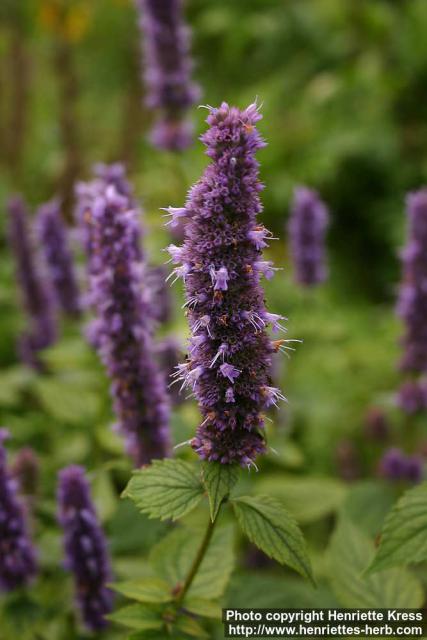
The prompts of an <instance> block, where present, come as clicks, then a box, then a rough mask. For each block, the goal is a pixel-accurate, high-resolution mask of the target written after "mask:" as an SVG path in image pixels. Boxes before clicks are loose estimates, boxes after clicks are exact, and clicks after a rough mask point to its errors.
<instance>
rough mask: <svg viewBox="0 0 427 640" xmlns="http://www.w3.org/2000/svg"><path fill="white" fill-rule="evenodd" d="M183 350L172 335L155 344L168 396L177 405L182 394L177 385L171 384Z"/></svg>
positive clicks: (182, 399)
mask: <svg viewBox="0 0 427 640" xmlns="http://www.w3.org/2000/svg"><path fill="white" fill-rule="evenodd" d="M183 351H184V350H183V348H182V346H181V344H180V342H179V340H178V339H177V338H175V337H174V336H168V337H167V338H163V340H160V342H158V343H157V344H156V346H155V353H156V356H157V360H158V362H159V364H160V368H161V370H162V371H163V375H164V376H165V380H166V385H167V386H168V388H169V392H170V397H171V400H172V403H173V404H174V405H179V404H181V403H182V402H183V401H184V395H183V394H181V393H179V389H178V388H177V385H176V384H172V383H173V374H174V373H175V371H176V370H177V367H178V364H179V362H180V360H181V357H182V354H183Z"/></svg>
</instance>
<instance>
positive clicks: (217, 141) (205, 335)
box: [167, 103, 284, 465]
mask: <svg viewBox="0 0 427 640" xmlns="http://www.w3.org/2000/svg"><path fill="white" fill-rule="evenodd" d="M209 109H210V113H209V116H208V118H207V122H208V124H209V125H210V128H209V129H208V131H207V132H206V133H205V134H204V135H203V136H202V138H201V139H202V141H203V142H204V144H205V145H206V146H207V151H206V153H207V155H208V156H209V157H210V158H211V159H212V162H211V164H210V165H209V166H208V167H207V169H206V170H205V173H204V175H203V176H202V178H201V179H200V181H199V182H197V183H196V185H195V186H194V187H193V188H192V189H191V190H190V193H189V196H188V199H187V203H186V206H185V208H181V209H179V208H173V207H169V208H168V209H167V211H168V213H169V214H170V215H171V224H172V225H174V224H175V223H176V222H177V221H179V220H181V219H182V218H183V217H187V218H188V220H187V222H186V226H185V241H184V244H183V246H182V247H176V246H175V245H171V246H170V247H169V249H168V250H169V253H170V255H171V258H172V260H173V262H174V263H176V264H179V266H177V267H176V268H175V270H174V273H175V275H176V277H180V276H181V277H182V278H183V280H184V283H185V290H186V306H187V309H188V318H189V323H190V328H191V331H192V336H191V340H190V349H189V355H188V360H187V361H186V362H185V363H184V364H182V365H180V367H179V370H178V372H177V373H178V374H179V378H180V379H181V380H182V382H183V386H184V385H186V386H188V387H189V388H191V389H192V391H193V392H194V394H195V396H196V398H197V400H198V402H199V405H200V408H201V412H202V415H203V421H202V423H201V425H200V426H199V428H198V430H197V433H196V436H195V437H194V438H193V440H192V443H191V444H192V447H193V448H194V449H195V450H196V451H197V453H198V454H199V456H200V457H201V458H203V459H207V460H218V461H220V462H222V463H225V464H227V463H239V464H241V465H249V464H251V463H252V462H253V461H254V459H255V458H256V456H257V455H258V454H259V453H261V452H263V451H264V450H265V438H264V434H263V430H264V415H263V412H264V411H265V410H266V409H268V408H269V407H271V406H272V405H275V404H276V403H277V401H278V400H279V399H280V398H283V396H282V394H281V393H280V391H279V390H278V389H276V388H274V387H273V386H272V383H271V378H270V368H271V360H272V354H273V353H274V352H275V351H277V350H278V349H279V348H281V347H282V346H283V342H284V341H281V340H279V341H276V342H272V340H271V339H270V337H269V335H268V334H267V327H268V325H270V326H272V327H273V330H274V331H277V330H279V329H280V328H281V325H280V320H281V319H282V317H281V316H278V315H276V314H273V313H268V312H267V310H266V308H265V304H264V292H263V289H262V287H261V285H260V278H261V276H263V275H264V276H265V277H267V278H270V277H272V275H273V273H274V268H273V266H272V263H271V262H269V261H265V260H263V259H262V255H261V251H262V249H263V248H264V247H266V246H267V243H268V240H269V238H271V234H270V232H269V231H267V229H265V227H264V226H262V225H261V224H260V223H258V222H257V215H258V214H259V213H260V212H261V210H262V206H261V202H260V198H259V192H260V191H261V189H262V185H261V183H260V181H259V177H258V174H259V165H258V162H257V161H256V159H255V153H256V151H257V150H258V149H260V148H262V147H263V146H264V145H265V143H264V142H263V140H262V139H261V137H260V135H259V133H258V131H257V129H256V126H255V124H256V122H257V121H258V120H259V119H260V118H261V115H260V114H259V112H258V108H257V105H256V104H252V105H250V106H249V107H248V108H247V109H245V110H244V111H239V109H237V108H235V107H229V106H228V104H226V103H223V104H222V105H221V106H220V107H219V108H218V109H213V108H209Z"/></svg>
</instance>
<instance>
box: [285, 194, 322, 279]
mask: <svg viewBox="0 0 427 640" xmlns="http://www.w3.org/2000/svg"><path fill="white" fill-rule="evenodd" d="M328 218H329V215H328V210H327V208H326V206H325V204H324V203H323V202H322V201H321V200H320V198H319V195H318V193H317V192H316V191H314V190H311V189H307V188H306V187H299V188H297V189H295V194H294V201H293V205H292V213H291V217H290V220H289V225H288V231H289V240H290V249H291V255H292V259H293V263H294V277H295V281H296V282H298V283H299V284H301V285H304V286H307V287H312V286H314V285H317V284H320V283H321V282H324V281H325V280H326V278H327V273H328V272H327V267H326V259H325V234H326V229H327V226H328Z"/></svg>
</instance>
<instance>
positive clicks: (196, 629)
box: [174, 617, 209, 638]
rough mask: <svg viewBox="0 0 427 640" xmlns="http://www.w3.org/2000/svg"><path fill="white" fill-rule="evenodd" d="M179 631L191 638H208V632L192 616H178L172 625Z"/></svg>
mask: <svg viewBox="0 0 427 640" xmlns="http://www.w3.org/2000/svg"><path fill="white" fill-rule="evenodd" d="M174 627H175V628H176V629H179V631H183V632H184V633H186V634H187V635H188V636H191V637H192V638H209V634H208V633H207V632H206V631H205V629H203V627H202V626H201V625H200V624H199V623H198V622H197V620H194V619H193V618H184V617H182V618H179V619H178V620H177V622H176V624H175V625H174Z"/></svg>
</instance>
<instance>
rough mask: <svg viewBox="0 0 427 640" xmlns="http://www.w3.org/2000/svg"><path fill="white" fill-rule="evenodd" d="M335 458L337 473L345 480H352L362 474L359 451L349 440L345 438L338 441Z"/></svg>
mask: <svg viewBox="0 0 427 640" xmlns="http://www.w3.org/2000/svg"><path fill="white" fill-rule="evenodd" d="M335 460H336V465H337V468H338V473H339V475H340V477H341V478H342V479H343V480H345V481H346V482H353V481H354V480H357V479H358V478H360V476H361V475H362V470H361V464H360V456H359V452H358V450H357V447H356V445H355V444H354V442H352V441H351V440H348V439H346V440H342V441H341V442H339V443H338V445H337V448H336V451H335Z"/></svg>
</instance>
